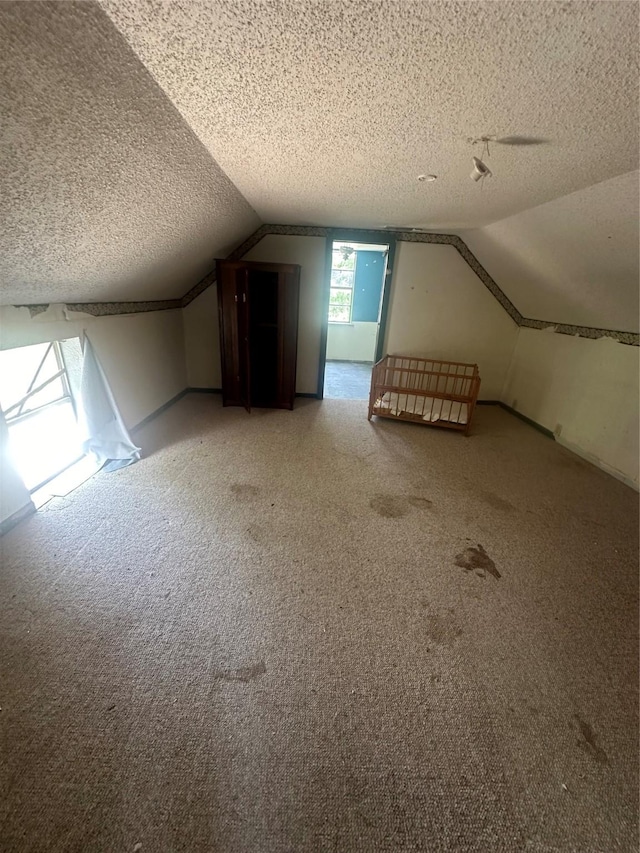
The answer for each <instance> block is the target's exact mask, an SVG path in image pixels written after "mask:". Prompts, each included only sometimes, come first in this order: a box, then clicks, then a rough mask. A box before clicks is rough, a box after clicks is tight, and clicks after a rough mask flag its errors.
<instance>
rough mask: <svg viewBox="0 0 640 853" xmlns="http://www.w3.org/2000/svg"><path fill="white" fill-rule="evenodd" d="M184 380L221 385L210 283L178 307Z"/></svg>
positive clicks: (192, 385) (214, 293)
mask: <svg viewBox="0 0 640 853" xmlns="http://www.w3.org/2000/svg"><path fill="white" fill-rule="evenodd" d="M182 318H183V322H184V346H185V358H186V363H187V384H188V385H189V387H190V388H217V389H220V388H221V387H222V373H221V367H220V327H219V325H218V291H217V288H216V285H215V284H213V285H211V287H209V288H207V290H205V291H204V292H203V293H201V294H200V296H197V297H196V298H195V299H194V300H193V302H190V303H189V304H188V305H187V306H186V308H183V309H182Z"/></svg>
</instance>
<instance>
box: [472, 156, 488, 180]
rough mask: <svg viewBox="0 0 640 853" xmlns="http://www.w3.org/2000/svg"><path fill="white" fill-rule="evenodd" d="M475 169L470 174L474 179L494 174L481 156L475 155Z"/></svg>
mask: <svg viewBox="0 0 640 853" xmlns="http://www.w3.org/2000/svg"><path fill="white" fill-rule="evenodd" d="M472 159H473V171H472V172H471V174H470V175H469V177H470V178H471V180H472V181H479V180H481V179H482V178H490V177H491V175H492V174H493V173H492V172H491V169H489V167H488V166H485V164H484V163H483V162H482V160H480V158H479V157H473V158H472Z"/></svg>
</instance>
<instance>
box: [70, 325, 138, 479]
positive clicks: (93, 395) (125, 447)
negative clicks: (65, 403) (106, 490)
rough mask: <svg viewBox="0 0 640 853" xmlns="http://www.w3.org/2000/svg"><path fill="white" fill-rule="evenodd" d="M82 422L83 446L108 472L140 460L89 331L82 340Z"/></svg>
mask: <svg viewBox="0 0 640 853" xmlns="http://www.w3.org/2000/svg"><path fill="white" fill-rule="evenodd" d="M78 402H79V405H78V425H79V427H80V431H81V435H82V438H83V442H82V449H83V451H84V452H85V453H87V454H88V455H90V456H92V457H93V458H94V459H95V461H96V463H97V464H98V465H101V466H104V469H103V470H105V471H113V470H115V469H117V468H124V467H125V466H126V465H131V464H132V463H133V462H137V461H138V459H140V448H139V447H136V445H135V444H134V443H133V442H132V441H131V436H130V435H129V433H128V431H127V428H126V426H125V425H124V421H123V420H122V417H121V415H120V412H119V410H118V406H117V404H116V401H115V399H114V397H113V394H112V392H111V388H110V387H109V382H108V381H107V377H106V376H105V373H104V370H103V369H102V366H101V364H100V362H99V361H98V358H97V356H96V354H95V352H94V349H93V347H92V346H91V341H90V340H89V338H88V337H87V335H86V334H85V335H84V337H83V341H82V377H81V380H80V399H79V401H78Z"/></svg>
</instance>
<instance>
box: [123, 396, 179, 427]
mask: <svg viewBox="0 0 640 853" xmlns="http://www.w3.org/2000/svg"><path fill="white" fill-rule="evenodd" d="M188 392H189V389H188V388H183V389H182V391H179V392H178V393H177V394H175V395H174V396H173V397H172V398H171V399H170V400H167V402H166V403H163V404H162V405H161V406H158V408H157V409H155V410H154V411H153V412H151V414H149V415H147V416H146V418H143V419H142V420H141V421H140V423H137V424H136V425H135V426H134V427H131V429H130V430H129V431H130V433H131V435H135V433H137V432H138V430H141V429H142V428H143V427H145V426H146V425H147V424H148V423H151V421H152V420H154V418H157V417H158V415H161V414H162V413H163V412H166V410H167V409H168V408H170V407H171V406H173V404H174V403H177V402H178V400H181V399H182V398H183V397H184V395H185V394H187V393H188Z"/></svg>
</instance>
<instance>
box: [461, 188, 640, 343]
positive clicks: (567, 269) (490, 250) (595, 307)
mask: <svg viewBox="0 0 640 853" xmlns="http://www.w3.org/2000/svg"><path fill="white" fill-rule="evenodd" d="M639 179H640V174H639V173H638V172H637V171H636V172H629V173H627V174H626V175H620V176H618V177H616V178H612V179H611V180H608V181H603V182H602V183H600V184H596V185H595V186H593V187H589V188H587V189H584V190H580V191H578V192H575V193H572V194H571V195H568V196H564V197H563V198H559V199H556V200H555V201H550V202H547V203H546V204H543V205H540V206H539V207H535V208H533V209H532V210H526V211H524V212H523V213H518V214H516V215H515V216H511V217H509V218H507V219H503V220H502V221H500V222H495V223H493V224H492V225H488V226H486V227H484V228H479V229H475V230H473V231H467V232H461V237H462V239H463V240H464V241H465V243H466V244H467V246H468V247H469V248H470V249H471V251H472V252H473V253H474V254H475V256H476V257H477V258H478V260H479V261H480V262H481V263H482V264H483V265H484V266H485V267H486V268H487V269H488V270H490V271H491V275H492V276H493V278H494V279H495V281H496V282H497V284H498V285H499V286H500V288H501V289H502V290H503V291H504V293H505V294H506V295H507V296H508V297H509V299H510V300H511V301H512V302H513V303H514V305H516V306H517V308H518V310H519V311H520V312H521V313H522V314H523V315H524V316H525V317H529V318H532V319H537V320H553V321H555V322H557V323H571V324H577V325H583V326H596V327H598V328H604V329H619V330H622V331H628V332H637V331H638V311H639V305H638V282H639V280H640V268H639V261H638V255H639V247H638V207H639V204H640V198H639V195H640V189H639Z"/></svg>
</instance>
